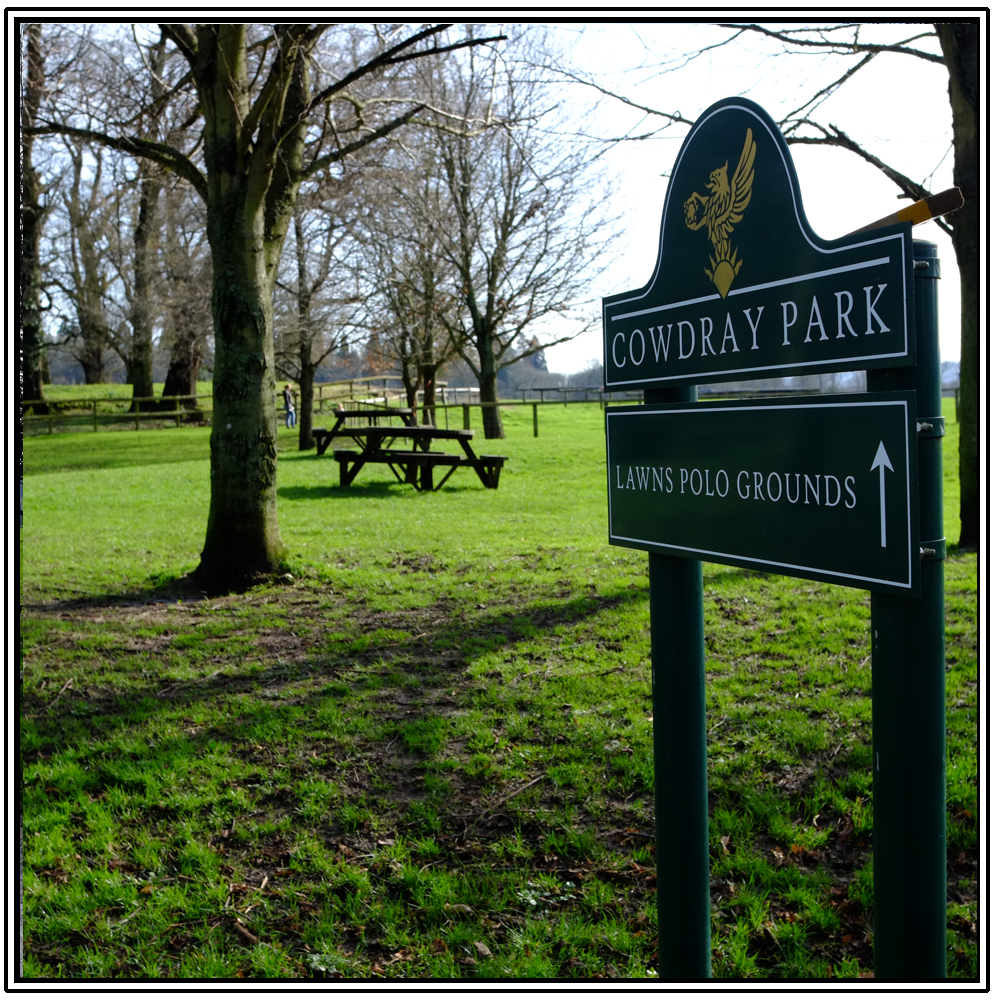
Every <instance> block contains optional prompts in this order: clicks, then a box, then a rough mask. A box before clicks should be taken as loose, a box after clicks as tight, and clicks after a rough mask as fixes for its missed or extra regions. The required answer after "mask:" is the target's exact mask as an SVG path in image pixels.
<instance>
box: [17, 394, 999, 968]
mask: <svg viewBox="0 0 1000 1000" xmlns="http://www.w3.org/2000/svg"><path fill="white" fill-rule="evenodd" d="M946 406H947V407H948V410H947V414H948V426H947V431H948V436H947V437H946V438H945V446H946V487H945V489H946V533H947V536H948V538H949V539H950V540H952V541H953V540H954V539H956V538H957V534H958V531H957V529H958V523H957V475H956V467H957V458H956V444H957V433H956V429H955V425H954V411H953V405H952V401H950V400H948V401H946ZM539 419H540V421H541V423H542V429H541V435H540V437H538V438H535V437H533V428H532V413H531V410H530V408H528V407H520V408H511V409H509V410H507V411H506V412H505V413H504V422H505V427H506V429H507V434H508V437H507V440H506V441H503V442H491V443H490V450H491V451H496V452H500V453H502V454H506V455H508V456H509V461H508V462H507V464H506V465H505V467H504V470H503V474H502V476H501V479H500V488H499V490H496V491H492V490H485V489H483V488H482V487H481V485H480V484H479V481H478V479H477V478H476V477H475V476H474V475H472V474H471V472H470V471H469V470H459V471H458V472H457V473H456V474H455V475H454V476H453V477H452V478H451V479H450V480H449V482H448V484H447V485H446V486H445V487H444V489H443V490H441V492H439V493H429V494H428V493H418V492H416V491H415V490H413V489H412V488H410V487H407V486H404V485H401V484H398V483H396V481H395V480H394V479H392V478H391V473H390V472H389V471H388V470H387V469H386V468H385V467H381V466H375V467H372V466H369V467H366V468H365V469H364V470H363V472H362V473H361V475H360V476H359V477H358V479H357V480H356V482H355V484H354V485H353V486H352V487H350V488H349V489H344V490H341V489H339V488H337V487H336V486H335V484H336V482H337V464H336V462H335V461H333V460H332V459H330V458H329V457H327V456H324V457H323V458H317V457H316V455H315V453H312V452H308V453H299V452H298V451H297V450H296V447H297V433H296V432H295V431H286V430H285V429H284V428H282V429H281V430H280V432H279V444H280V447H281V449H282V450H281V452H280V455H279V481H278V510H279V521H280V525H281V533H282V538H283V540H284V542H285V544H286V546H287V549H288V556H287V566H286V567H285V569H284V571H283V574H282V575H279V576H277V577H276V578H275V579H274V580H271V581H268V582H265V583H262V584H261V585H260V586H258V587H256V588H254V589H252V590H251V591H249V592H247V593H244V594H233V595H229V596H223V597H211V596H207V595H205V594H202V593H201V592H199V591H198V590H197V589H196V588H193V587H192V586H191V585H190V584H189V583H188V582H187V581H186V580H185V574H187V573H188V572H190V571H191V570H192V569H194V567H195V566H196V565H197V562H198V553H199V551H200V548H201V546H202V543H203V540H204V531H205V522H206V517H207V511H208V499H209V469H208V437H209V430H208V429H207V428H182V429H178V430H171V429H164V430H157V431H148V432H146V431H140V432H138V433H135V434H97V435H90V436H87V435H54V436H52V437H48V436H41V437H34V438H30V439H27V440H25V442H24V469H25V480H24V506H25V518H24V529H23V531H22V540H21V584H22V612H21V642H22V653H23V680H22V700H21V717H20V749H21V772H22V808H23V817H24V855H25V856H24V912H25V944H24V957H25V975H26V976H29V977H32V978H44V977H48V978H56V979H69V978H85V979H92V978H153V979H160V978H171V979H177V978H181V979H216V978H223V979H228V978H247V979H257V978H260V979H264V978H275V979H313V980H324V979H326V980H330V979H352V978H379V979H403V978H412V979H419V978H438V979H458V978H470V979H480V980H504V979H525V978H568V979H595V978H606V979H614V978H631V979H647V978H651V977H653V976H655V969H656V907H655V899H656V892H657V891H668V892H669V889H670V872H671V869H672V868H673V867H676V866H679V865H683V864H685V863H686V859H684V858H657V857H656V856H655V852H654V850H653V831H654V826H653V816H652V755H651V740H652V726H651V718H650V715H651V702H650V677H649V670H650V665H649V659H648V657H649V632H648V581H647V574H646V558H645V555H644V554H642V553H639V552H633V551H629V550H625V549H619V548H612V547H610V546H608V544H607V510H606V507H607V494H606V485H605V466H604V435H603V415H602V411H601V408H600V406H599V405H597V404H594V405H584V404H579V405H576V406H572V407H568V408H563V407H556V406H553V407H546V408H544V410H542V411H540V418H539ZM477 441H478V437H477ZM481 446H482V442H479V445H478V446H477V447H481ZM704 572H705V579H704V583H705V626H706V669H707V698H708V719H707V722H706V730H707V738H708V754H709V788H710V809H711V820H710V827H711V828H710V851H711V862H712V874H711V885H710V892H711V897H712V924H713V928H712V930H713V974H714V975H715V976H717V977H720V978H736V979H739V978H747V979H751V978H783V979H817V978H818V979H823V978H847V979H857V978H858V977H865V976H869V975H870V974H871V972H872V969H873V958H872V956H873V941H872V930H871V928H872V905H873V900H872V864H873V858H872V834H873V831H872V821H871V815H872V803H871V784H872V782H871V749H870V746H871V742H870V732H871V702H870V692H871V673H870V636H869V598H868V594H867V593H865V592H863V591H856V590H848V589H844V588H840V587H836V586H830V585H825V584H819V583H813V582H809V581H801V580H793V579H789V578H783V577H777V576H770V575H766V574H762V573H756V572H750V571H745V570H737V569H731V568H727V567H721V566H715V565H709V564H706V565H705V571H704ZM945 574H946V587H947V591H946V600H947V625H946V629H947V636H946V639H947V648H946V655H947V670H948V674H947V713H948V714H947V724H948V801H947V815H948V838H949V843H948V865H949V870H948V884H949V895H948V900H949V903H948V942H949V950H948V961H949V975H950V976H953V977H956V978H973V977H976V976H977V969H978V932H977V926H978V856H979V854H978V838H977V831H978V828H979V814H978V758H977V752H978V729H977V723H978V718H979V710H978V667H977V653H976V650H977V619H978V610H977V559H976V556H975V555H974V554H959V553H956V552H954V551H952V552H951V553H950V554H949V556H948V559H947V560H946V564H945ZM684 819H685V818H684V817H683V816H673V815H670V813H669V806H666V807H665V809H664V812H663V815H661V817H660V822H678V823H682V822H684ZM880 849H881V848H880ZM885 849H886V850H889V849H891V845H887V846H886V848H885Z"/></svg>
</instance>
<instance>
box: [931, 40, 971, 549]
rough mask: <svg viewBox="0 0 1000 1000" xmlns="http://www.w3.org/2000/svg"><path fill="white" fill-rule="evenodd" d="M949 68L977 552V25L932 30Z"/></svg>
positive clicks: (961, 451) (967, 501) (966, 502)
mask: <svg viewBox="0 0 1000 1000" xmlns="http://www.w3.org/2000/svg"><path fill="white" fill-rule="evenodd" d="M935 27H936V29H937V33H938V37H939V39H940V41H941V51H942V53H943V55H944V61H945V65H946V66H947V67H948V77H949V96H950V98H951V111H952V121H953V131H954V144H955V184H956V186H957V187H960V188H961V189H962V194H963V195H964V196H965V205H964V206H963V207H962V208H961V209H959V211H958V212H956V213H955V214H954V215H953V216H951V222H952V230H953V232H952V242H953V244H954V246H955V256H956V258H957V260H958V269H959V274H960V281H961V287H962V359H961V360H962V371H961V376H960V384H959V396H958V424H959V429H958V433H959V439H958V478H959V491H960V500H959V505H960V506H959V510H960V514H961V519H962V531H961V535H960V537H959V541H958V544H959V547H960V548H963V549H978V548H979V506H980V494H979V25H978V24H977V23H976V22H974V21H973V22H964V23H952V22H949V23H946V24H938V25H935Z"/></svg>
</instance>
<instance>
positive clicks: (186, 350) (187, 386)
mask: <svg viewBox="0 0 1000 1000" xmlns="http://www.w3.org/2000/svg"><path fill="white" fill-rule="evenodd" d="M203 342H204V338H203V337H202V335H201V331H199V330H193V329H185V328H176V327H175V334H174V342H173V344H172V345H171V348H170V366H169V367H168V368H167V378H166V381H165V382H164V383H163V394H162V396H161V399H163V400H166V401H167V402H166V403H164V404H163V406H162V408H163V409H174V403H173V400H170V399H169V397H170V396H194V395H196V393H197V392H198V369H199V368H200V367H201V362H202V357H203V354H202V350H203V348H202V344H203ZM181 406H183V407H184V408H185V409H188V410H195V409H198V403H197V401H196V400H193V399H184V400H181Z"/></svg>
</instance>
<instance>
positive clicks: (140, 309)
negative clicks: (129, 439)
mask: <svg viewBox="0 0 1000 1000" xmlns="http://www.w3.org/2000/svg"><path fill="white" fill-rule="evenodd" d="M149 57H150V71H151V72H150V76H151V88H152V89H151V92H152V95H153V98H154V99H155V100H156V101H157V108H159V107H160V105H159V99H160V98H161V97H162V96H163V84H162V82H161V74H162V73H163V68H164V65H165V64H166V57H167V39H166V36H165V35H162V34H161V36H160V40H159V41H158V42H157V43H156V44H155V45H154V46H152V48H151V49H150V53H149ZM158 118H159V111H156V112H154V114H153V115H152V124H151V126H150V128H149V129H148V130H147V135H146V137H147V138H149V139H156V138H157V135H156V131H157V128H156V124H157V119H158ZM139 170H140V177H141V178H142V179H141V181H140V184H139V218H138V220H137V222H136V226H135V232H134V233H133V235H132V243H133V246H134V247H135V259H134V270H135V283H134V286H133V289H132V317H131V320H132V342H131V344H130V345H129V352H128V358H126V359H125V368H126V372H127V375H128V380H129V382H130V383H131V384H132V398H133V400H136V399H146V400H148V401H147V402H145V403H135V402H133V403H132V409H133V411H134V410H138V409H145V410H153V409H156V407H157V404H156V402H155V401H154V400H153V399H151V398H150V397H152V395H153V266H152V260H151V257H152V246H151V244H152V241H153V240H154V238H155V236H156V232H157V229H158V228H159V227H158V219H157V216H158V211H157V209H158V206H159V201H160V191H161V190H162V188H163V182H162V180H161V178H160V173H161V168H160V167H159V166H158V165H156V164H153V163H150V162H148V161H145V160H140V161H139Z"/></svg>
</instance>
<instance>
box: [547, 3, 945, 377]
mask: <svg viewBox="0 0 1000 1000" xmlns="http://www.w3.org/2000/svg"><path fill="white" fill-rule="evenodd" d="M949 13H951V12H949ZM841 16H843V15H841ZM800 23H801V22H800ZM828 23H829V22H828ZM873 30H878V31H880V32H882V33H887V34H886V37H885V38H884V39H883V38H880V39H879V40H889V37H890V36H891V40H893V41H899V40H901V39H903V38H906V37H908V36H910V35H915V34H917V33H918V32H919V31H920V30H921V28H920V26H917V25H913V26H900V25H898V24H897V25H894V26H892V27H891V28H890V27H888V26H882V27H879V28H874V27H873ZM556 31H557V34H558V35H559V36H560V37H561V38H562V40H563V41H564V43H565V45H566V49H567V51H568V52H569V53H570V54H571V58H572V60H573V62H574V63H575V64H576V66H577V67H578V68H579V69H580V70H581V71H583V72H589V73H592V74H595V75H597V76H599V79H600V82H601V84H602V86H605V87H607V89H609V90H612V91H614V92H616V93H618V92H620V93H627V94H628V95H629V96H630V98H631V99H632V100H635V101H638V102H639V103H642V104H645V105H646V106H649V107H653V108H657V109H662V110H664V111H679V112H680V113H682V114H683V115H684V116H685V117H687V118H690V119H692V120H693V119H696V118H697V117H698V116H699V115H700V114H701V112H702V111H704V110H705V108H707V107H708V106H709V105H711V104H713V103H715V102H716V101H718V100H720V99H722V98H724V97H732V96H736V95H739V96H743V97H747V98H749V99H750V100H753V101H755V102H756V103H757V104H759V105H761V106H762V107H763V108H764V110H765V111H767V112H768V113H769V114H770V115H771V116H772V117H773V118H775V119H777V118H779V117H780V116H781V115H782V113H783V112H784V110H785V109H786V108H795V107H797V106H799V105H800V104H802V103H804V101H805V100H806V99H807V98H808V97H810V96H811V95H812V94H813V93H814V92H815V91H816V90H818V89H819V88H820V86H822V85H823V84H825V83H828V82H829V81H831V80H833V79H836V78H837V77H838V76H839V75H840V74H841V73H842V72H843V71H844V69H846V68H847V66H848V65H850V62H845V61H843V60H839V59H838V60H834V59H829V58H824V57H822V56H817V55H815V54H812V53H810V54H794V55H790V54H781V55H775V54H774V53H775V52H776V46H774V45H773V44H768V43H765V42H763V41H761V42H754V41H753V40H751V39H748V40H747V41H746V42H745V43H744V42H741V43H738V44H737V45H727V46H726V47H724V48H720V49H717V50H715V51H714V52H712V53H711V54H709V55H706V56H702V57H701V58H700V59H698V60H697V61H695V62H693V63H689V64H688V65H687V66H686V67H684V68H681V69H674V70H671V71H669V72H667V71H653V70H643V69H641V68H637V67H642V66H643V65H646V66H651V65H653V64H656V63H663V62H665V61H667V60H670V59H672V58H676V56H677V55H678V54H680V53H683V52H689V51H692V50H694V49H696V48H699V47H701V46H703V45H705V44H709V43H711V42H714V41H719V40H721V39H722V38H724V37H726V33H725V32H724V31H722V30H721V29H718V28H713V27H712V26H711V25H708V24H691V23H674V24H663V23H656V24H641V23H637V24H624V23H623V24H604V25H597V24H588V25H585V26H584V25H568V24H567V25H561V26H559V27H558V28H557V29H556ZM872 40H875V39H872ZM921 44H922V45H923V46H925V47H927V48H929V49H932V50H933V51H938V50H937V48H936V43H935V42H934V41H933V40H931V42H930V44H928V43H927V42H922V43H921ZM765 53H770V54H769V55H768V54H765ZM572 96H573V100H572V103H571V105H568V106H567V107H566V108H565V109H564V110H566V111H567V112H571V109H572V108H575V109H576V111H577V113H578V114H579V116H580V118H581V120H582V121H583V122H585V123H586V124H585V127H586V128H587V131H588V132H593V133H598V134H602V135H611V134H621V133H622V132H626V131H628V130H629V129H632V128H635V131H636V132H637V133H643V132H648V131H651V130H652V128H655V127H656V126H657V125H658V124H660V123H662V122H663V121H664V120H663V119H660V120H659V121H656V120H653V119H647V120H646V121H645V123H643V124H639V123H640V120H641V118H642V115H641V113H640V112H637V111H634V110H632V109H629V108H627V107H626V106H625V105H623V104H621V103H620V102H617V101H613V100H610V99H606V100H603V101H602V102H601V103H600V104H599V105H598V106H597V108H596V111H595V107H594V105H595V99H596V98H598V97H599V95H597V94H596V93H595V92H594V91H593V90H590V89H586V88H574V93H573V95H572ZM815 117H816V118H818V120H819V121H820V122H822V123H823V124H829V123H831V122H832V123H834V124H837V125H838V126H839V127H840V128H842V129H843V130H844V131H845V132H846V133H847V134H848V135H850V136H851V138H853V139H855V140H856V141H857V142H859V143H860V144H861V145H862V146H863V147H865V148H867V149H868V150H869V151H870V152H872V153H874V154H875V155H877V156H879V157H880V158H881V159H882V160H883V161H884V162H886V163H888V164H890V165H891V166H894V167H895V168H896V169H898V170H899V171H901V172H902V173H904V174H906V175H908V176H909V177H911V178H913V179H914V180H916V181H918V182H919V183H922V184H923V185H924V187H926V188H929V189H930V190H931V191H933V192H934V193H937V192H939V191H943V190H945V189H947V188H949V187H951V186H952V184H953V178H952V156H951V107H950V105H949V103H948V93H947V72H946V71H945V69H944V67H943V66H941V65H936V64H933V63H929V62H927V61H926V60H921V59H918V58H916V57H913V56H907V55H896V54H885V55H879V56H878V57H877V58H876V59H875V60H873V61H872V62H871V63H870V64H869V65H868V66H866V67H865V68H864V69H863V70H862V71H861V72H860V73H858V74H857V75H856V76H854V77H853V78H852V79H851V80H850V81H849V82H848V83H847V84H845V85H844V86H843V87H842V88H841V89H840V90H839V91H838V92H837V93H836V94H835V95H833V96H832V97H831V98H830V99H829V100H827V101H826V102H825V103H824V104H823V105H822V107H821V108H820V109H819V111H818V113H817V114H816V115H815ZM686 132H687V126H672V127H671V128H670V129H669V130H667V131H666V132H664V133H662V138H656V139H648V140H645V141H642V142H628V143H621V144H619V145H618V146H617V147H616V148H615V149H614V150H612V151H611V152H610V153H609V154H607V157H606V163H607V170H608V175H609V177H612V178H616V179H617V180H618V182H619V193H618V195H617V202H616V204H617V206H618V207H619V208H620V211H621V212H622V214H623V217H624V222H625V227H624V228H625V236H624V238H623V240H622V244H621V255H620V257H619V259H618V260H617V262H616V263H615V264H614V265H613V267H612V268H611V269H610V270H609V271H607V272H606V273H605V274H604V275H602V276H601V278H600V279H599V281H598V284H599V285H600V287H595V289H594V292H595V303H594V309H595V313H596V314H599V310H600V297H601V296H602V295H609V294H612V293H615V292H623V291H627V290H629V289H633V288H638V287H640V286H641V285H643V284H645V282H646V281H647V280H648V279H649V277H650V275H651V274H652V271H653V267H654V265H655V263H656V253H657V244H658V239H659V222H660V213H661V210H662V207H663V199H664V197H665V195H666V190H667V183H668V178H667V177H665V176H663V174H664V173H666V172H668V171H669V170H670V167H671V165H672V163H673V161H674V158H675V157H676V155H677V152H678V151H679V149H680V145H681V142H682V141H683V139H684V136H685V135H686ZM791 150H792V158H793V161H794V163H795V167H796V171H797V173H798V177H799V184H800V187H801V189H802V199H803V202H804V207H805V212H806V217H807V218H808V219H809V222H810V224H811V225H812V227H813V229H814V230H815V231H816V232H817V233H818V234H819V235H820V236H822V237H825V238H827V239H834V238H836V237H838V236H842V235H844V234H846V233H848V232H850V231H851V230H853V229H857V228H859V227H860V226H863V225H865V224H866V223H868V222H873V221H875V220H876V219H878V218H881V217H883V216H886V215H888V214H889V213H891V212H894V211H898V210H899V209H900V208H903V207H904V206H906V205H908V204H910V202H909V201H908V200H906V201H903V200H900V199H898V198H897V197H896V195H897V193H898V191H899V189H898V188H897V187H896V186H895V185H894V184H893V183H892V182H891V181H889V180H888V178H886V177H885V176H884V175H883V174H882V173H881V172H880V171H879V170H877V169H876V168H875V167H873V166H870V165H868V164H867V163H865V162H864V161H863V160H862V159H861V158H860V157H858V156H857V155H855V154H853V153H850V152H848V151H846V150H841V149H835V148H831V147H824V146H819V147H817V146H802V145H793V146H792V147H791ZM914 235H915V236H916V237H917V238H920V239H925V240H931V241H932V242H934V243H937V245H938V253H939V255H940V257H941V260H942V278H941V282H940V285H939V321H940V336H941V359H942V360H943V361H948V360H951V361H957V360H958V359H959V356H960V348H959V290H958V270H957V267H956V265H955V258H954V252H953V250H952V247H951V242H950V240H949V238H948V236H947V234H946V233H944V232H943V231H942V230H941V229H940V228H938V227H937V226H936V225H935V224H934V223H933V222H930V223H924V224H923V225H921V226H918V227H916V229H915V231H914ZM602 354H603V352H602V348H601V333H600V330H599V329H596V330H595V331H594V332H593V333H588V334H584V335H583V336H581V337H579V338H578V339H576V340H574V341H572V342H570V343H567V344H561V345H557V346H555V347H553V348H550V349H549V350H548V351H547V352H546V358H547V361H548V367H549V370H550V371H561V372H573V371H579V370H580V369H581V368H584V367H586V365H587V363H588V362H589V361H590V360H591V359H594V358H600V357H601V356H602Z"/></svg>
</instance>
